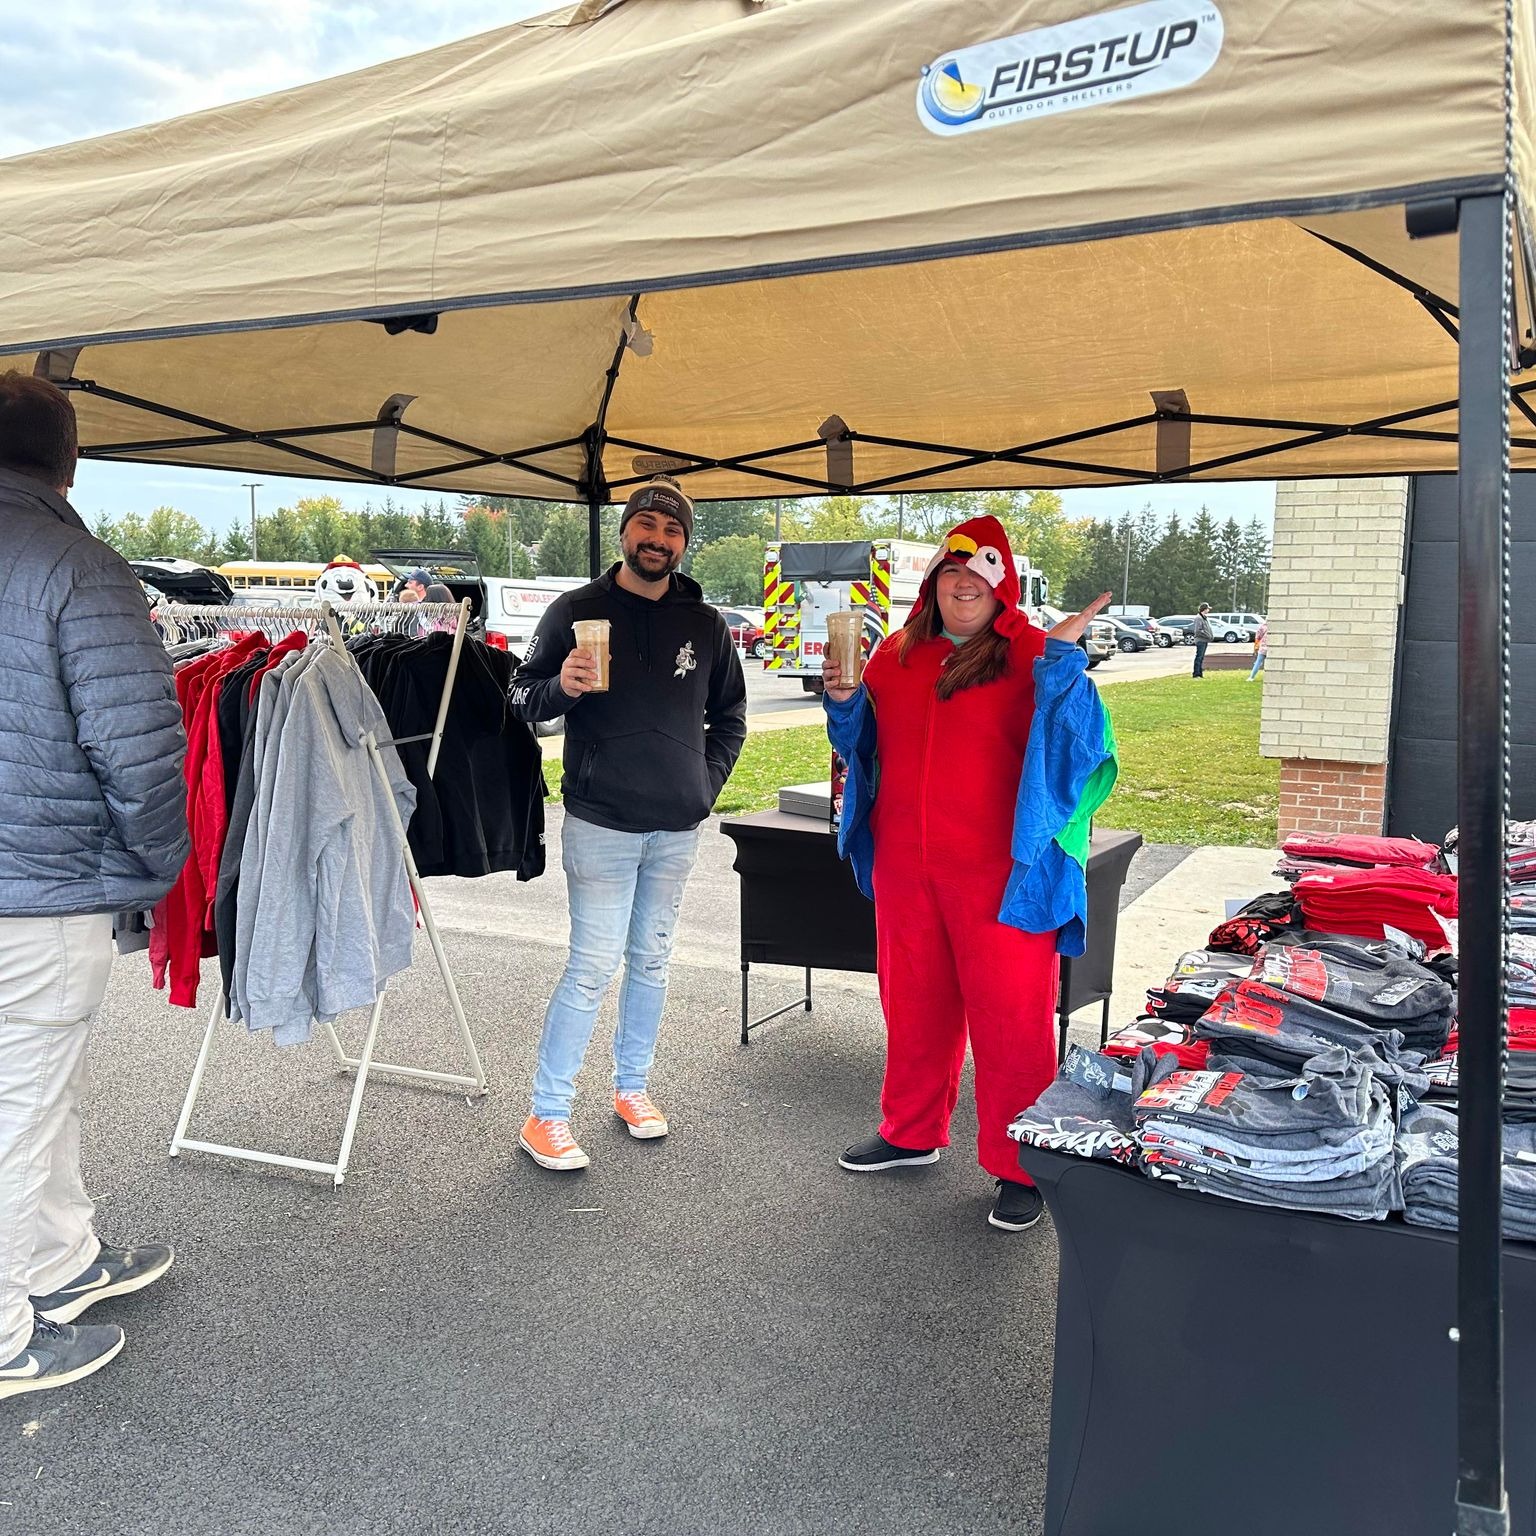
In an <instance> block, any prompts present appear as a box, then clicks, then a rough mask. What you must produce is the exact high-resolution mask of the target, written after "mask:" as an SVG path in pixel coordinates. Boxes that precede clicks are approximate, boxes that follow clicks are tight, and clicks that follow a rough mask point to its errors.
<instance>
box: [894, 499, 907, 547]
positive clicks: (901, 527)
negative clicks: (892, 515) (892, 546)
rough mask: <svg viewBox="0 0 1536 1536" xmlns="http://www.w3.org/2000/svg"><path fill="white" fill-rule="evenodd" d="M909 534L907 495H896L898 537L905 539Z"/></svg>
mask: <svg viewBox="0 0 1536 1536" xmlns="http://www.w3.org/2000/svg"><path fill="white" fill-rule="evenodd" d="M906 533H907V493H906V492H905V491H897V493H896V537H897V538H898V539H903V538H905V537H906Z"/></svg>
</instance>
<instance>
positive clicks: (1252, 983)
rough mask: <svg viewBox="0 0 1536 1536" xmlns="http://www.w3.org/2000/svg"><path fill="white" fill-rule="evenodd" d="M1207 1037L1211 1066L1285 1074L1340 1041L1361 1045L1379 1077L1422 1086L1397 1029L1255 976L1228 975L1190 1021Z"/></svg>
mask: <svg viewBox="0 0 1536 1536" xmlns="http://www.w3.org/2000/svg"><path fill="white" fill-rule="evenodd" d="M1195 1034H1196V1036H1197V1038H1201V1039H1205V1040H1209V1041H1210V1042H1211V1054H1210V1066H1211V1068H1212V1070H1214V1071H1238V1072H1251V1073H1256V1074H1258V1075H1259V1076H1262V1077H1275V1078H1289V1077H1292V1076H1294V1075H1295V1074H1296V1073H1297V1072H1298V1071H1300V1069H1301V1067H1302V1065H1303V1064H1304V1063H1305V1062H1307V1061H1309V1060H1310V1059H1311V1058H1312V1057H1314V1056H1317V1055H1320V1054H1323V1053H1325V1052H1327V1051H1328V1050H1329V1049H1330V1048H1332V1047H1335V1046H1338V1047H1340V1048H1342V1049H1343V1050H1344V1051H1346V1052H1347V1053H1349V1054H1351V1055H1354V1054H1357V1053H1361V1052H1363V1053H1364V1054H1365V1055H1366V1056H1367V1057H1368V1058H1369V1059H1370V1061H1371V1062H1372V1065H1373V1067H1374V1069H1375V1071H1376V1074H1377V1076H1378V1077H1380V1079H1381V1080H1382V1081H1383V1082H1384V1083H1391V1084H1393V1085H1394V1086H1400V1087H1403V1088H1405V1089H1406V1090H1407V1091H1408V1092H1409V1093H1411V1094H1413V1095H1414V1096H1415V1097H1418V1095H1419V1094H1420V1093H1422V1092H1423V1090H1424V1089H1425V1088H1426V1087H1427V1086H1428V1081H1427V1079H1426V1078H1425V1077H1424V1076H1423V1073H1422V1070H1421V1069H1422V1067H1423V1063H1424V1057H1423V1054H1422V1053H1421V1052H1418V1051H1409V1050H1407V1049H1405V1048H1404V1045H1403V1036H1402V1032H1401V1031H1400V1030H1397V1029H1391V1028H1380V1027H1378V1026H1376V1025H1374V1024H1368V1023H1365V1022H1364V1021H1363V1020H1361V1019H1357V1018H1353V1017H1351V1016H1350V1015H1349V1014H1347V1013H1340V1012H1338V1011H1337V1010H1335V1009H1333V1008H1329V1007H1326V1006H1325V1005H1324V1004H1322V1003H1317V1002H1313V1001H1312V1000H1311V999H1310V998H1307V997H1299V996H1297V995H1295V994H1294V993H1291V992H1286V991H1283V990H1282V989H1281V988H1279V987H1275V986H1271V985H1270V984H1269V983H1268V982H1264V981H1259V980H1255V979H1252V978H1250V979H1248V980H1245V981H1239V982H1234V983H1232V984H1231V986H1229V987H1228V988H1227V990H1226V991H1225V992H1223V993H1222V995H1221V996H1220V997H1219V998H1217V1000H1216V1001H1215V1002H1214V1003H1212V1004H1211V1006H1210V1008H1209V1009H1208V1010H1207V1011H1206V1013H1205V1014H1204V1016H1203V1017H1202V1018H1201V1020H1200V1022H1199V1024H1198V1025H1196V1026H1195Z"/></svg>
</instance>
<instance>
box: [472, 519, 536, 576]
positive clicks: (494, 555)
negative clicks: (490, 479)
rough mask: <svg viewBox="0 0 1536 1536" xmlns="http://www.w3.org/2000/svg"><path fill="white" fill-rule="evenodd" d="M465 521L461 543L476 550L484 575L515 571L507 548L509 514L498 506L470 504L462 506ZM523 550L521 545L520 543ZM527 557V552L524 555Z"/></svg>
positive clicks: (497, 574) (476, 558)
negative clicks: (512, 568) (511, 568)
mask: <svg viewBox="0 0 1536 1536" xmlns="http://www.w3.org/2000/svg"><path fill="white" fill-rule="evenodd" d="M459 519H460V522H461V524H462V528H461V531H460V533H459V535H458V543H459V544H460V545H461V546H462V547H464V548H466V549H471V550H473V551H474V554H475V560H476V563H477V564H478V565H479V567H480V574H481V575H482V576H507V575H510V574H511V571H510V563H511V562H510V558H509V553H508V549H507V525H508V521H509V520H508V518H507V514H506V513H505V512H502V511H501V510H499V509H498V508H496V507H487V506H484V505H470V506H467V507H461V509H460V512H459ZM517 547H518V549H519V550H521V549H522V546H521V545H518V546H517ZM523 558H524V560H525V561H526V560H527V558H528V557H527V555H526V554H525V555H524V556H523Z"/></svg>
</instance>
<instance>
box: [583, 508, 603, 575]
mask: <svg viewBox="0 0 1536 1536" xmlns="http://www.w3.org/2000/svg"><path fill="white" fill-rule="evenodd" d="M602 574H603V503H602V501H601V500H600V499H599V498H598V497H596V496H589V497H588V498H587V575H588V576H590V577H591V578H592V580H593V581H596V580H597V578H598V577H599V576H601V575H602Z"/></svg>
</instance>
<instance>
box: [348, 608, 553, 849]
mask: <svg viewBox="0 0 1536 1536" xmlns="http://www.w3.org/2000/svg"><path fill="white" fill-rule="evenodd" d="M452 646H453V636H452V635H450V634H447V633H435V634H430V635H424V636H421V637H419V638H418V637H402V636H396V635H379V636H373V637H369V638H367V639H363V640H360V641H357V642H355V643H354V645H353V649H354V651H355V652H356V654H357V657H358V663H359V665H360V666H361V667H362V669H363V675H364V676H365V677H366V678H367V679H368V682H369V684H370V686H371V687H372V688H373V690H374V692H375V693H376V694H377V695H378V698H379V702H380V703H381V704H382V705H383V706H384V713H385V715H386V716H387V717H388V719H389V727H390V730H391V732H392V733H393V735H394V736H395V738H396V739H397V741H398V740H399V738H401V737H406V736H422V735H428V734H429V733H430V732H431V730H432V728H433V726H434V725H435V724H436V721H437V710H438V705H439V702H440V701H441V699H442V693H443V683H444V680H445V678H446V677H447V673H448V658H449V654H450V652H451V650H452ZM513 670H514V662H513V660H512V658H511V657H510V656H509V655H508V654H507V653H506V652H505V651H498V650H494V649H492V648H491V647H490V646H488V645H486V644H485V642H484V641H481V640H475V639H472V638H466V639H465V641H464V647H463V651H462V653H461V655H460V657H459V671H458V677H457V679H456V680H455V682H454V688H453V697H452V699H451V701H450V703H449V708H448V718H447V720H446V721H445V722H444V726H443V744H442V748H441V750H440V752H439V754H438V760H437V772H436V774H435V775H434V776H433V777H432V778H430V779H429V778H428V777H427V758H428V755H429V753H430V751H431V745H432V744H431V742H430V741H421V742H413V743H411V744H409V745H405V746H401V747H400V748H399V752H400V759H401V762H402V763H403V764H404V765H405V771H406V774H407V775H408V776H409V778H410V780H411V783H412V784H414V785H415V786H416V795H417V805H416V814H415V815H414V816H413V817H412V818H411V825H410V827H409V829H408V831H409V836H410V843H411V854H412V856H413V857H414V858H415V860H416V865H417V868H418V869H419V870H420V871H421V873H422V874H423V875H461V876H468V877H471V878H472V877H475V876H478V875H488V874H491V873H493V872H496V871H500V870H512V871H513V872H515V873H516V875H517V878H518V879H519V880H532V879H534V878H535V877H536V876H538V875H541V874H543V873H544V795H545V787H544V774H543V767H544V759H543V754H542V753H541V752H540V751H539V745H538V742H537V740H536V739H535V737H534V734H533V732H532V730H530V729H529V727H528V726H526V725H524V724H522V723H521V722H520V721H519V720H517V719H516V718H515V717H514V716H513V714H512V712H511V709H510V706H509V705H508V702H507V692H508V689H509V687H510V685H511V681H512V673H513Z"/></svg>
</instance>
